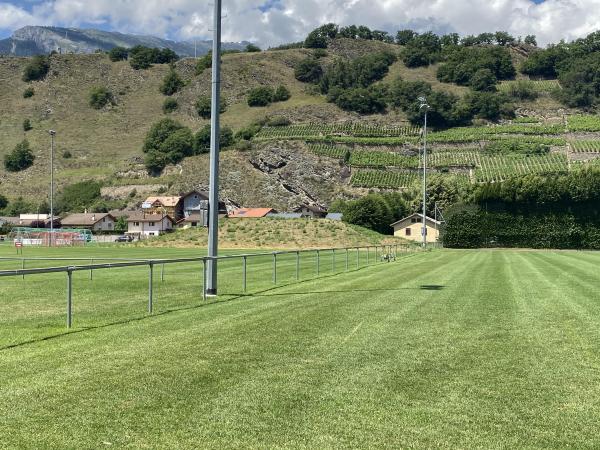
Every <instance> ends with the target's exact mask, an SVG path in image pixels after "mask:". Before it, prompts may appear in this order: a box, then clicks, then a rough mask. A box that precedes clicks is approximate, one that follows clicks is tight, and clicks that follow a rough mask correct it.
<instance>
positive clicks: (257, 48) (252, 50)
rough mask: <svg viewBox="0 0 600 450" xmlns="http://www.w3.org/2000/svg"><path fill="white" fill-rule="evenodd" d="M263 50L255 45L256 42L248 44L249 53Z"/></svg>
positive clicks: (247, 50)
mask: <svg viewBox="0 0 600 450" xmlns="http://www.w3.org/2000/svg"><path fill="white" fill-rule="evenodd" d="M261 51H262V50H261V49H260V47H259V46H257V45H254V44H248V45H246V52H248V53H258V52H261Z"/></svg>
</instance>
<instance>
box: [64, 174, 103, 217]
mask: <svg viewBox="0 0 600 450" xmlns="http://www.w3.org/2000/svg"><path fill="white" fill-rule="evenodd" d="M101 187H102V185H101V184H100V183H99V182H97V181H92V180H88V181H82V182H79V183H75V184H71V185H69V186H66V187H65V188H64V189H63V191H62V192H61V193H60V194H59V195H58V197H57V199H56V210H57V211H61V212H83V211H84V210H85V209H92V206H93V204H94V203H96V201H97V200H98V199H100V189H101Z"/></svg>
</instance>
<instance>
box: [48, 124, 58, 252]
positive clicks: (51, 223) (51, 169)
mask: <svg viewBox="0 0 600 450" xmlns="http://www.w3.org/2000/svg"><path fill="white" fill-rule="evenodd" d="M48 133H50V239H49V241H48V244H49V246H50V247H52V240H53V238H54V136H56V131H54V130H50V131H48Z"/></svg>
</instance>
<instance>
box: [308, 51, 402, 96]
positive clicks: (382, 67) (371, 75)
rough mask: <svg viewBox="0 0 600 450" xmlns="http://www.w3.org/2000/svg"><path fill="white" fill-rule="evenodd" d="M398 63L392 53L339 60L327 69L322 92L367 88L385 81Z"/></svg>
mask: <svg viewBox="0 0 600 450" xmlns="http://www.w3.org/2000/svg"><path fill="white" fill-rule="evenodd" d="M394 61H396V56H395V55H394V54H393V53H390V52H380V53H373V54H370V55H367V56H362V57H360V58H356V59H354V60H351V61H350V60H346V59H338V60H336V61H335V62H334V63H333V64H332V65H331V66H329V67H328V68H327V70H326V71H325V74H324V75H323V77H322V79H321V83H320V85H321V91H322V92H323V93H328V92H329V90H330V89H331V88H334V87H337V88H341V89H350V88H366V87H369V86H370V85H371V84H373V83H374V82H376V81H379V80H381V79H383V77H384V76H385V75H387V73H388V71H389V67H390V66H391V65H392V64H393V63H394Z"/></svg>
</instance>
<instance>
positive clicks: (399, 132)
mask: <svg viewBox="0 0 600 450" xmlns="http://www.w3.org/2000/svg"><path fill="white" fill-rule="evenodd" d="M402 49H403V47H402V46H399V45H394V44H388V43H384V42H379V41H362V40H355V39H343V38H342V39H335V40H334V41H332V42H331V43H330V45H329V48H328V49H327V51H326V54H325V56H324V57H323V58H321V59H320V60H319V62H320V64H321V65H322V66H323V67H327V66H328V65H330V64H331V63H333V61H335V59H336V58H338V57H340V56H343V57H345V58H349V59H350V60H352V59H355V58H357V57H360V56H365V55H370V54H373V53H376V52H379V51H382V50H386V51H389V52H391V53H393V54H396V55H400V54H401V52H402ZM310 55H312V50H310V49H289V50H277V51H267V52H260V53H239V54H226V55H224V56H223V83H222V86H223V96H224V99H225V102H226V104H227V110H226V112H225V113H224V114H223V115H222V121H223V124H224V125H226V126H230V127H232V128H233V130H234V131H238V130H240V129H241V128H243V127H246V126H248V125H249V124H251V123H252V122H254V121H256V120H261V119H264V118H268V117H271V118H272V117H278V116H282V117H285V118H287V119H289V121H290V122H291V123H292V125H290V126H287V127H269V126H267V127H265V128H263V129H262V130H261V131H260V132H259V133H258V135H256V136H255V137H254V139H253V142H252V148H251V149H245V150H243V151H242V150H235V149H229V150H227V151H224V152H223V153H222V160H221V167H222V178H221V188H222V195H223V197H224V198H227V199H229V200H231V201H232V202H233V203H237V204H241V205H244V206H271V207H275V208H277V209H280V210H286V209H290V208H292V207H295V206H297V205H299V204H301V203H306V202H308V203H318V204H322V205H328V204H329V203H330V202H331V201H332V200H333V199H335V198H339V197H342V198H349V197H356V196H359V195H362V194H364V193H366V192H368V190H369V189H404V190H406V189H410V188H412V187H413V186H415V185H416V183H417V181H418V177H419V174H418V172H417V170H418V168H419V167H420V162H419V157H418V151H419V146H420V139H419V133H420V129H419V127H415V126H412V125H410V124H409V123H408V120H407V119H408V117H407V114H406V113H405V112H404V111H402V110H400V109H394V108H388V109H387V110H386V112H385V113H383V114H381V113H376V114H370V115H359V114H357V113H354V112H348V111H344V110H342V109H340V108H339V107H337V106H336V105H334V104H332V103H327V101H326V98H325V96H324V95H322V94H320V93H319V91H318V89H317V88H316V87H315V86H314V85H311V84H307V83H302V82H300V81H298V80H296V78H295V77H294V67H295V66H296V65H297V64H298V62H299V61H301V60H303V59H305V58H307V57H308V56H310ZM512 57H513V59H514V60H515V63H516V62H518V60H522V59H523V58H524V56H523V55H522V54H521V53H518V52H517V51H512ZM27 64H28V59H26V58H14V57H11V58H6V57H4V58H1V57H0V87H1V89H0V102H1V103H2V105H3V108H2V110H0V157H3V156H4V155H5V154H7V153H8V152H9V151H11V150H12V148H13V147H14V146H15V145H16V144H17V143H18V142H19V141H21V140H22V139H23V136H24V134H26V137H27V139H28V140H29V142H30V144H31V146H32V148H33V150H34V154H35V156H36V159H35V162H34V165H33V166H32V167H31V168H29V169H27V170H25V171H22V172H17V173H9V172H6V171H5V170H4V167H0V193H2V194H4V195H5V196H7V197H9V199H15V198H16V197H18V196H23V197H25V198H26V199H29V200H31V201H33V202H39V201H40V198H41V199H43V198H44V195H45V194H42V195H40V193H45V192H46V191H47V186H48V182H49V177H48V162H49V151H48V148H49V138H48V135H47V130H48V129H55V130H56V131H57V158H56V180H57V183H58V189H59V190H60V189H61V188H62V187H64V186H66V185H68V184H72V183H74V182H77V181H82V180H88V179H97V180H101V181H102V182H103V183H104V188H103V195H105V196H106V197H107V198H121V199H126V200H127V201H128V202H129V203H130V205H131V206H133V205H135V204H136V203H138V202H139V201H141V200H142V198H143V197H145V196H146V195H148V194H149V193H152V192H172V193H178V192H182V191H188V190H190V189H192V188H200V189H203V188H206V186H207V185H208V156H207V155H199V156H193V157H189V158H186V159H184V160H183V161H181V162H180V163H178V164H176V165H171V166H168V167H167V168H166V169H165V170H164V171H163V173H162V175H161V176H160V177H151V176H149V175H148V173H147V171H146V170H145V168H144V166H143V164H142V163H143V157H144V153H143V152H142V145H143V141H144V137H145V135H146V133H147V132H148V130H149V129H150V127H151V125H152V124H153V123H155V122H156V121H158V120H160V119H161V118H163V117H165V114H164V113H163V111H162V104H163V101H164V99H165V98H166V97H165V96H163V95H162V94H160V93H159V86H160V84H161V82H162V79H163V77H164V76H165V75H166V74H167V73H168V72H169V67H168V66H167V65H162V64H156V65H154V66H153V67H151V68H150V69H147V70H140V71H136V70H133V69H132V68H131V67H130V65H129V64H128V63H127V62H126V61H121V62H111V61H110V60H109V59H108V57H107V56H106V55H104V54H89V55H54V56H51V58H50V66H51V69H50V72H49V74H48V75H47V76H46V78H45V79H44V80H43V81H39V82H31V83H25V82H23V81H22V80H21V74H22V72H23V69H24V67H25V66H26V65H27ZM195 64H196V61H195V60H194V59H192V58H187V59H183V60H180V61H178V62H177V63H176V66H175V68H176V71H177V72H178V73H179V75H180V76H181V77H182V78H183V80H184V81H185V86H184V88H183V89H182V90H181V91H180V92H178V93H177V94H175V95H174V96H173V97H174V98H176V99H177V101H178V102H179V105H180V106H179V109H178V110H177V111H176V112H174V113H172V114H170V115H169V116H170V117H172V118H173V119H175V120H177V121H179V122H180V123H182V124H183V125H185V126H188V127H190V128H191V130H192V131H196V130H198V129H200V128H202V127H203V126H204V125H206V124H207V123H208V121H207V120H204V119H201V118H199V117H198V115H197V113H196V111H195V109H194V103H195V101H196V99H197V98H198V96H200V95H208V93H209V89H210V70H205V71H204V72H203V73H202V74H201V75H195ZM438 67H439V64H433V65H430V66H429V67H419V68H408V67H407V66H406V65H405V64H404V63H403V62H402V60H401V59H398V60H397V61H396V62H394V63H393V64H392V65H391V66H390V68H389V73H388V74H387V75H386V76H385V77H384V78H383V80H381V81H380V82H377V83H376V85H377V84H380V85H382V86H385V85H387V84H388V83H391V82H392V81H393V80H395V79H396V78H397V77H398V76H401V77H402V79H403V80H407V81H413V80H421V81H427V82H429V83H431V85H432V86H433V88H434V90H436V91H441V92H448V93H452V94H456V95H458V96H465V95H467V92H468V88H466V87H464V86H458V85H456V84H453V83H442V82H440V81H438V80H437V79H436V71H437V68H438ZM526 78H527V77H525V76H524V75H522V74H517V79H526ZM515 82H516V81H503V82H502V83H500V84H499V88H500V90H506V89H509V88H510V85H511V83H515ZM529 83H530V85H531V86H533V88H534V89H535V90H537V91H538V93H539V96H538V97H537V98H536V99H535V100H523V101H521V100H517V101H515V106H516V113H517V117H516V119H514V120H508V121H506V120H504V121H500V122H499V123H497V124H490V123H489V122H485V121H479V123H477V124H476V126H473V127H467V128H465V127H462V128H461V127H459V128H453V129H450V130H448V131H440V132H434V133H432V134H430V143H431V146H430V152H431V154H430V160H428V163H429V164H428V165H429V166H430V167H431V168H432V169H433V171H434V172H436V173H437V174H438V175H439V176H440V177H442V178H448V179H451V180H454V181H457V182H459V183H470V184H474V183H480V182H485V181H502V180H504V179H507V178H509V177H511V176H515V175H522V174H527V173H541V174H551V173H559V172H564V171H568V170H574V169H576V168H578V167H581V166H582V164H581V163H580V161H582V160H583V161H588V160H593V161H596V156H598V155H600V153H598V152H599V149H600V134H599V133H598V132H599V131H600V121H598V119H597V117H596V116H589V117H588V116H578V115H577V114H579V113H580V112H579V111H577V110H575V109H569V108H566V107H564V106H562V105H561V104H560V103H558V102H557V101H556V100H554V98H553V97H552V96H551V95H550V92H551V90H552V89H554V88H556V86H557V83H556V82H555V81H547V82H533V81H532V82H529ZM281 84H283V85H285V86H286V87H287V88H288V89H289V90H290V92H291V99H289V100H288V101H284V102H279V103H272V104H271V105H269V106H267V107H254V108H251V107H249V106H248V105H247V103H246V94H247V92H248V90H249V89H251V88H254V87H258V86H263V85H267V86H278V85H281ZM27 86H31V87H32V88H33V89H34V91H35V95H34V96H33V97H31V98H23V91H24V90H25V89H26V87H27ZM95 86H104V87H107V88H108V89H109V90H110V91H111V92H112V93H113V95H114V99H115V102H114V105H109V106H107V107H105V108H103V109H101V110H96V109H93V108H91V107H90V106H89V104H88V101H89V100H88V97H89V92H90V90H91V88H92V87H95ZM25 119H30V120H31V123H32V126H33V129H32V130H31V131H28V132H27V133H24V132H23V128H22V123H23V120H25ZM357 124H360V125H357ZM493 142H503V143H504V144H506V145H509V146H513V147H514V146H515V145H517V143H519V142H520V143H521V144H522V143H526V144H527V145H543V146H547V147H549V151H548V152H547V153H546V152H543V153H541V154H533V155H530V154H520V155H519V154H516V155H514V154H511V155H503V154H490V152H489V151H487V150H486V148H487V146H488V145H489V144H490V143H493ZM504 144H503V145H504ZM519 145H520V144H519ZM67 151H68V152H69V153H70V154H71V155H72V157H71V158H68V159H66V158H63V157H62V155H63V153H64V152H67ZM526 153H527V152H526Z"/></svg>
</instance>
